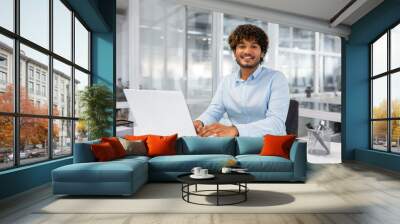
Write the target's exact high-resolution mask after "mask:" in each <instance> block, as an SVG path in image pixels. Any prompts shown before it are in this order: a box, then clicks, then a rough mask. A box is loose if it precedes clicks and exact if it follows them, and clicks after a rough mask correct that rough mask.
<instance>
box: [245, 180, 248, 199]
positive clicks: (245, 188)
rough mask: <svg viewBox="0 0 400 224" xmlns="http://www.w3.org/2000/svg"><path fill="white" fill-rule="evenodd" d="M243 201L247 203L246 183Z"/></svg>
mask: <svg viewBox="0 0 400 224" xmlns="http://www.w3.org/2000/svg"><path fill="white" fill-rule="evenodd" d="M244 188H245V189H244V191H245V192H244V201H247V192H248V190H247V183H244Z"/></svg>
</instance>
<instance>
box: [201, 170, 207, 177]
mask: <svg viewBox="0 0 400 224" xmlns="http://www.w3.org/2000/svg"><path fill="white" fill-rule="evenodd" d="M207 175H208V169H201V170H200V176H207Z"/></svg>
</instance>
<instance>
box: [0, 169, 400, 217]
mask: <svg viewBox="0 0 400 224" xmlns="http://www.w3.org/2000/svg"><path fill="white" fill-rule="evenodd" d="M309 169H310V170H309V172H308V181H307V183H316V184H319V185H321V186H323V187H325V188H326V189H328V190H329V191H331V192H333V193H335V194H337V195H338V196H339V197H341V198H343V199H344V200H345V201H348V202H349V203H351V201H357V202H360V201H362V202H364V204H366V205H367V206H365V207H364V208H363V209H362V211H361V213H357V214H312V213H311V214H151V215H149V214H35V213H33V211H35V208H37V207H38V206H41V205H43V204H45V203H46V202H49V201H51V200H54V197H53V196H52V194H51V191H50V186H49V185H47V186H42V187H39V188H37V189H34V190H32V191H30V192H26V193H23V194H20V195H18V196H15V197H13V198H9V199H7V200H3V201H1V202H0V223H7V224H9V223H29V224H38V223H41V224H49V223H85V224H88V223H106V224H114V223H115V224H128V223H132V224H133V223H135V224H136V223H137V224H148V223H152V224H156V223H162V224H166V223H171V224H179V223H193V224H195V223H199V224H208V223H210V224H218V223H229V224H237V223H243V224H244V223H245V224H252V223H304V224H312V223H341V224H342V223H362V224H364V223H379V224H390V223H393V224H394V223H396V224H398V223H400V174H399V173H393V172H388V171H385V170H382V169H378V168H373V167H369V166H366V165H363V164H359V163H345V164H336V165H310V166H309Z"/></svg>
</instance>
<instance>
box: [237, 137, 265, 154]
mask: <svg viewBox="0 0 400 224" xmlns="http://www.w3.org/2000/svg"><path fill="white" fill-rule="evenodd" d="M263 145H264V138H263V137H237V138H236V155H243V154H259V153H260V152H261V149H262V147H263Z"/></svg>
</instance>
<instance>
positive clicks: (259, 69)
mask: <svg viewBox="0 0 400 224" xmlns="http://www.w3.org/2000/svg"><path fill="white" fill-rule="evenodd" d="M262 67H263V66H262V65H259V66H258V67H257V69H256V70H254V72H253V73H251V74H250V76H249V78H247V80H253V79H256V78H257V77H258V76H259V75H260V73H261V71H262ZM235 81H236V82H237V83H238V82H244V81H245V80H242V79H241V78H240V69H239V71H238V72H237V74H236V80H235Z"/></svg>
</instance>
